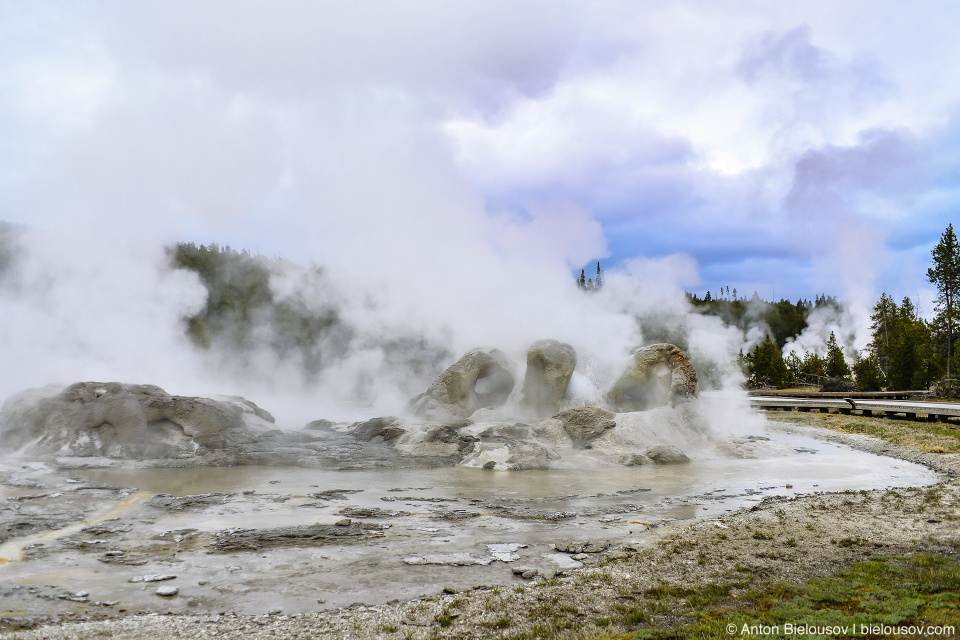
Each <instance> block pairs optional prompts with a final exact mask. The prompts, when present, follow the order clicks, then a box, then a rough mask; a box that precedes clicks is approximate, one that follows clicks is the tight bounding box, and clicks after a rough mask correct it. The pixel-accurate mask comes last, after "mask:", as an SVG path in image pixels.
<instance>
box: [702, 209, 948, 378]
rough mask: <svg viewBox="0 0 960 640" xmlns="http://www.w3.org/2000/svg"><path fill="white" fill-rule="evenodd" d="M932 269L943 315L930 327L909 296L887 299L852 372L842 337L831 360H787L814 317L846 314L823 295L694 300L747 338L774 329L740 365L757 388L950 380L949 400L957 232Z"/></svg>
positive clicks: (937, 252) (936, 253)
mask: <svg viewBox="0 0 960 640" xmlns="http://www.w3.org/2000/svg"><path fill="white" fill-rule="evenodd" d="M932 262H933V266H932V267H931V268H930V269H928V270H927V279H928V280H929V281H930V282H931V283H933V284H935V285H936V286H937V290H938V292H939V296H938V299H937V307H936V312H937V313H936V315H935V316H934V318H933V319H932V320H930V321H928V320H925V319H924V318H922V317H921V316H920V313H919V311H918V310H917V308H916V305H915V304H914V302H913V301H912V300H911V299H910V298H909V297H905V298H904V299H903V300H902V301H901V302H900V304H899V305H898V304H897V303H896V302H894V300H893V298H892V297H890V296H889V295H887V294H886V293H883V294H881V296H880V300H879V301H878V302H877V303H876V305H874V308H873V312H872V314H871V316H870V319H871V323H872V324H871V327H870V329H871V341H870V344H869V345H868V347H867V349H865V350H864V352H862V353H857V354H855V356H854V363H853V370H852V371H851V370H850V367H849V366H848V365H847V362H846V360H845V358H844V352H843V348H842V347H841V345H840V344H839V343H838V340H837V336H836V335H835V334H834V333H833V332H831V334H830V337H829V338H828V339H827V340H826V342H825V343H824V345H823V350H822V351H821V353H825V355H824V356H821V355H818V354H816V353H813V352H808V353H806V354H805V355H804V357H803V358H802V359H801V358H800V356H798V355H797V354H796V353H795V352H792V351H791V352H790V353H789V354H788V355H787V356H786V357H784V356H783V348H784V345H785V344H786V342H787V340H788V339H789V338H791V337H793V336H797V335H799V334H800V333H801V332H802V331H803V329H804V328H806V326H807V319H808V317H809V315H810V313H812V311H813V310H814V309H816V308H818V307H821V306H832V307H833V308H834V311H838V310H839V305H838V304H837V302H836V300H835V299H833V298H829V297H827V296H818V297H817V299H816V302H815V303H814V304H811V303H809V302H808V301H805V300H798V301H797V303H796V304H791V303H790V302H789V301H787V300H781V301H780V302H778V303H776V304H773V303H769V302H765V301H763V300H760V298H759V297H758V296H757V295H756V294H754V296H753V298H751V300H750V301H747V300H746V299H743V298H737V297H736V289H734V290H733V297H732V298H731V297H730V295H729V294H730V291H729V289H726V290H724V289H721V290H720V292H719V294H720V295H718V296H717V297H716V298H714V297H712V296H711V294H710V292H707V295H706V296H705V297H704V298H703V299H700V298H698V297H697V296H695V295H693V294H689V293H688V294H687V296H688V299H689V300H690V302H691V304H693V305H694V307H696V308H698V309H700V311H701V312H703V313H707V314H711V315H717V316H720V317H721V318H722V319H723V320H724V321H725V322H726V323H727V324H730V325H733V326H736V327H739V328H740V329H741V330H743V331H744V332H746V331H747V330H748V328H749V326H748V325H751V324H753V325H758V326H763V325H764V324H765V325H766V326H767V327H768V331H767V335H766V337H765V338H764V340H763V341H762V342H761V343H759V344H758V345H756V346H755V347H754V348H753V349H752V350H751V351H750V352H749V353H746V354H744V353H742V352H741V354H740V357H739V363H740V365H741V367H742V368H743V370H744V373H745V374H746V375H747V376H748V384H749V385H750V386H754V387H763V386H773V387H777V388H784V387H787V386H791V385H795V384H797V383H801V382H816V383H821V382H822V381H823V379H824V378H826V379H834V380H836V379H839V380H850V379H851V377H852V378H854V379H855V381H856V387H857V389H858V390H860V391H879V390H882V389H889V390H896V391H900V390H906V389H928V388H930V387H931V386H932V385H933V384H934V383H935V382H937V381H941V380H944V379H945V381H944V382H942V386H941V388H940V390H941V391H942V392H944V393H945V394H947V395H953V396H957V395H960V385H956V384H954V383H953V381H952V380H951V378H952V376H953V372H954V371H956V370H957V369H958V365H960V361H958V357H957V354H956V349H954V337H955V334H956V322H957V315H958V313H960V311H958V309H957V306H958V299H957V297H958V295H960V242H958V240H957V237H956V235H955V233H954V231H953V225H950V226H948V227H947V229H946V230H945V231H944V232H943V236H942V237H941V239H940V243H939V244H938V245H937V246H936V247H935V248H934V249H933V252H932Z"/></svg>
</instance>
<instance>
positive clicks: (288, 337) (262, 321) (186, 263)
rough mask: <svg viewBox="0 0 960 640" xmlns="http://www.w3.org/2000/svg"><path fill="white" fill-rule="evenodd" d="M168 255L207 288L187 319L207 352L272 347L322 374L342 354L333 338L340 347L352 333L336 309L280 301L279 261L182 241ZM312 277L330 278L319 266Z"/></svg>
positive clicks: (195, 339)
mask: <svg viewBox="0 0 960 640" xmlns="http://www.w3.org/2000/svg"><path fill="white" fill-rule="evenodd" d="M168 254H169V256H170V260H171V263H172V264H173V266H174V267H175V268H178V269H186V270H188V271H193V272H194V273H196V274H197V275H198V276H199V277H200V281H201V282H202V283H203V285H204V286H205V287H206V289H207V301H206V304H205V305H204V308H203V309H202V310H201V311H200V312H199V313H197V314H195V315H193V316H190V317H188V318H186V319H185V321H186V332H187V335H188V336H189V337H190V339H191V340H192V341H193V342H194V344H196V345H197V346H199V347H201V348H204V349H210V348H211V347H219V348H222V349H224V350H227V351H232V352H244V351H251V350H254V349H256V348H259V347H262V346H267V347H269V348H270V349H271V350H272V351H273V352H274V353H276V355H278V356H279V357H281V358H287V357H291V356H296V357H297V358H299V359H300V360H301V361H302V364H303V367H304V369H305V370H306V371H307V372H308V373H316V372H318V371H320V369H321V368H322V367H323V366H324V358H325V357H329V356H331V355H338V354H336V353H331V349H330V345H329V344H326V343H328V342H330V341H328V340H327V338H328V337H330V336H331V335H336V336H337V337H338V338H339V339H338V340H336V341H333V343H334V344H337V343H339V344H342V345H346V343H347V342H349V338H350V336H349V333H350V330H349V328H348V327H346V326H345V325H344V324H343V323H342V322H341V321H340V318H339V316H338V314H337V311H336V309H333V308H324V309H320V310H318V309H316V308H307V306H306V305H304V304H303V303H302V302H301V301H299V300H297V299H285V300H278V299H277V297H276V296H275V294H274V293H273V290H272V289H271V287H270V281H271V278H273V277H274V275H275V274H276V272H277V271H278V269H280V268H281V266H282V263H281V262H280V261H278V260H269V259H268V258H265V257H263V256H259V255H253V254H251V253H250V252H248V251H237V250H235V249H231V248H230V247H228V246H227V247H221V246H218V245H217V244H211V245H209V246H205V245H200V246H197V245H196V244H194V243H192V242H190V243H183V242H181V243H178V244H177V245H176V246H174V247H171V248H170V249H168ZM311 275H312V276H313V277H315V278H322V277H324V274H323V270H322V269H320V268H318V267H315V268H314V269H313V273H312V274H311Z"/></svg>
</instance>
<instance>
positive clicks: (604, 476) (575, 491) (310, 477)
mask: <svg viewBox="0 0 960 640" xmlns="http://www.w3.org/2000/svg"><path fill="white" fill-rule="evenodd" d="M768 437H770V438H771V439H772V440H775V441H777V442H781V443H784V444H787V445H790V446H791V447H794V448H797V449H804V450H814V451H816V453H798V454H796V455H789V456H779V457H770V458H760V459H734V458H717V459H709V460H694V461H693V462H691V463H689V464H677V465H664V466H653V465H650V466H640V467H610V468H598V469H596V468H595V469H551V470H531V471H519V472H517V471H509V472H493V471H483V470H479V469H467V468H462V467H448V468H437V469H377V470H369V471H325V470H323V469H305V468H300V467H201V468H190V469H136V470H133V469H98V470H82V471H81V470H78V471H75V472H73V474H74V475H76V476H77V477H82V478H85V479H87V480H89V481H91V482H100V483H105V484H109V485H113V486H124V487H136V488H138V489H140V490H142V491H148V492H152V493H168V494H171V495H174V496H184V495H193V494H201V493H213V492H239V491H244V490H254V491H256V492H258V493H264V492H265V493H279V492H283V493H285V494H291V493H294V494H297V493H299V494H302V495H304V496H305V495H308V494H310V493H313V492H317V491H322V490H326V489H334V488H335V489H360V490H363V491H364V493H367V492H371V491H372V492H374V493H376V497H377V498H378V499H379V498H380V497H381V496H387V497H390V496H391V494H392V495H395V496H404V495H418V496H430V497H438V496H452V497H457V498H466V499H469V498H479V499H487V498H494V497H512V498H517V499H540V500H543V499H550V498H553V499H561V500H564V499H565V500H570V499H574V500H575V499H576V496H593V495H596V494H599V493H610V494H615V493H617V492H628V491H631V490H634V489H640V488H644V489H649V490H650V492H649V495H650V496H651V497H653V496H657V497H665V496H676V497H682V496H688V495H695V494H700V493H703V492H705V491H711V490H716V489H717V488H724V489H729V492H730V493H734V492H742V491H745V490H748V489H753V490H756V489H762V488H763V487H776V488H779V489H783V487H784V486H785V485H786V484H792V485H793V493H805V492H811V491H843V490H846V489H854V490H859V489H878V488H887V487H893V486H901V487H903V486H921V485H925V484H931V483H933V482H936V478H937V475H936V474H935V473H934V472H932V471H930V470H929V469H926V468H925V467H922V466H920V465H917V464H913V463H909V462H904V461H901V460H896V459H893V458H887V457H883V456H877V455H874V454H870V453H865V452H862V451H857V450H855V449H851V448H850V447H847V446H844V445H837V444H832V443H824V442H820V441H817V440H813V439H811V438H806V437H803V436H796V435H787V434H780V433H777V434H768ZM390 489H403V491H389V490H390ZM762 490H764V491H769V490H768V489H762ZM781 493H782V491H781ZM362 495H363V494H355V495H354V496H351V498H352V499H353V498H356V499H358V500H359V499H361V498H360V496H362Z"/></svg>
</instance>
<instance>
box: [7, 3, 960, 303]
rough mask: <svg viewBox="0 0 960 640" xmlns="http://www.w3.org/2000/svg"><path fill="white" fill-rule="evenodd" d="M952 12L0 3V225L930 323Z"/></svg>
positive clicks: (373, 271)
mask: <svg viewBox="0 0 960 640" xmlns="http://www.w3.org/2000/svg"><path fill="white" fill-rule="evenodd" d="M957 33H960V7H958V5H957V4H956V3H953V2H949V1H946V0H920V1H917V2H911V3H904V2H897V1H886V0H870V1H869V2H867V1H852V0H849V1H837V0H829V1H818V0H811V1H808V2H803V3H784V2H769V1H765V2H759V1H750V0H709V1H682V0H681V1H676V2H669V3H664V2H652V1H636V0H631V1H624V2H616V1H599V2H589V3H588V2H562V1H550V2H547V1H536V0H534V1H525V0H519V1H518V0H511V1H510V2H490V1H472V0H464V1H458V2H444V1H429V0H424V1H420V0H417V1H411V2H391V1H387V0H383V1H379V2H372V1H365V0H358V1H354V2H349V3H334V2H313V1H302V2H301V1H297V0H289V1H283V2H271V3H266V2H257V1H251V0H204V1H200V2H197V1H196V0H190V1H180V0H164V1H162V2H159V1H156V2H154V1H149V0H145V1H143V2H135V3H129V2H106V1H102V2H99V1H95V0H93V1H85V2H74V1H71V2H57V1H49V2H42V3H38V2H26V1H23V2H18V1H10V0H6V1H0V219H2V220H7V221H10V222H15V223H20V224H23V225H27V226H29V227H31V228H35V229H41V230H49V231H52V232H57V233H62V234H64V235H66V236H68V237H74V238H76V237H83V238H93V237H95V238H97V239H98V240H99V241H102V242H103V243H104V246H105V247H117V246H118V245H120V244H123V243H127V242H129V241H130V239H131V238H139V239H143V238H150V239H152V240H154V241H157V242H161V243H162V242H166V243H169V242H174V241H179V240H184V241H195V242H197V243H209V242H217V243H220V244H230V245H231V246H234V247H238V248H247V249H250V250H253V251H256V252H260V253H263V254H265V255H270V256H282V257H284V258H288V259H291V260H297V261H301V262H303V263H316V264H322V265H327V266H329V267H331V268H333V269H340V270H342V271H344V272H349V273H351V274H353V275H355V276H356V277H360V278H366V279H368V280H371V281H372V280H376V279H377V278H386V279H388V280H389V279H390V278H391V277H394V278H397V279H401V278H402V279H405V280H410V279H422V280H424V281H429V280H430V279H431V278H432V277H434V275H433V274H435V273H437V272H439V271H444V272H447V273H458V272H461V271H462V272H464V273H466V272H467V271H471V270H474V271H476V270H483V269H487V268H490V269H491V271H490V282H493V281H495V279H496V278H501V277H504V276H503V271H502V270H497V268H494V267H491V266H490V265H491V264H492V263H494V262H496V260H497V258H498V257H503V258H504V260H505V264H509V265H511V269H513V270H514V271H512V273H513V277H516V278H521V279H522V278H524V277H529V278H531V279H532V278H534V277H540V276H541V275H542V271H546V270H550V269H552V270H557V271H559V272H562V273H563V277H564V278H572V275H573V274H578V273H579V270H580V269H581V268H584V267H586V268H587V275H590V274H591V272H592V271H593V270H594V269H595V266H594V264H593V263H595V262H596V261H600V262H601V263H602V265H603V266H604V268H605V269H608V270H610V271H616V270H621V271H623V272H625V273H629V272H631V269H632V268H633V265H636V264H637V261H638V260H639V261H643V260H660V261H661V262H662V264H683V265H685V266H684V268H683V269H681V270H680V271H678V272H675V273H672V274H671V277H673V278H674V279H675V280H676V282H677V284H678V285H679V286H682V287H683V288H685V289H687V290H690V291H694V292H697V293H699V294H700V295H703V293H705V292H706V291H708V290H712V291H714V292H715V291H716V290H717V289H718V288H719V287H722V286H728V287H730V288H731V289H732V288H736V289H738V292H739V293H740V294H741V295H749V294H750V293H752V292H754V291H756V292H758V293H759V294H760V295H761V296H762V297H763V298H766V299H770V298H772V297H776V298H777V299H779V298H788V299H797V298H800V297H804V298H813V297H814V296H815V295H817V294H818V293H828V294H831V295H835V296H838V297H841V298H844V299H848V300H852V301H854V302H856V303H858V304H860V305H861V306H869V305H870V304H872V303H873V301H875V300H876V299H877V298H878V297H879V294H880V292H882V291H885V292H888V293H890V294H891V295H893V297H894V298H895V299H899V298H901V297H903V296H910V297H912V298H915V299H917V300H919V301H920V308H921V311H922V312H924V313H925V314H927V315H929V313H930V312H932V299H933V291H932V288H931V286H930V285H929V283H927V282H926V277H925V274H926V269H927V267H928V266H929V265H930V251H931V249H932V247H933V246H934V244H936V242H937V241H938V239H939V237H940V234H941V233H942V232H943V230H944V229H945V227H946V226H947V225H948V224H950V223H952V222H953V214H954V212H955V211H957V210H958V204H960V169H958V167H960V162H958V161H960V135H958V133H960V81H958V80H960V77H958V72H957V69H960V41H958V40H957V38H956V34H957ZM103 250H105V251H110V249H103ZM517 256H520V257H522V259H519V258H517ZM515 258H517V259H516V260H514V259H515ZM532 265H536V266H532ZM691 265H692V266H691ZM523 269H527V270H528V271H527V273H518V272H517V270H523ZM465 277H466V276H465Z"/></svg>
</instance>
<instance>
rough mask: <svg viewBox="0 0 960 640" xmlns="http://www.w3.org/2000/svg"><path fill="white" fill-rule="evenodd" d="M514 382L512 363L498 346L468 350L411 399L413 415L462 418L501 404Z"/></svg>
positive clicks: (442, 420)
mask: <svg viewBox="0 0 960 640" xmlns="http://www.w3.org/2000/svg"><path fill="white" fill-rule="evenodd" d="M515 383H516V375H515V373H514V366H513V363H512V362H510V359H509V358H508V357H507V355H506V354H505V353H503V352H502V351H500V350H499V349H483V348H479V347H478V348H475V349H471V350H470V351H468V352H467V353H465V354H464V355H463V357H462V358H460V359H459V360H457V361H456V362H455V363H454V364H452V365H451V366H450V367H449V368H448V369H447V370H446V371H444V372H443V373H442V374H440V377H438V378H437V379H436V380H434V382H433V383H432V384H431V385H430V386H429V387H428V388H427V390H426V391H424V392H423V394H421V395H420V396H419V397H417V398H416V399H415V400H414V402H413V412H414V414H416V415H418V416H420V417H422V418H426V419H427V420H436V421H438V422H446V421H455V420H463V419H464V418H468V417H469V416H470V415H471V414H472V413H473V412H475V411H476V410H477V409H480V408H483V407H499V406H501V405H503V404H504V403H505V402H506V401H507V398H508V397H509V396H510V393H511V392H512V391H513V387H514V385H515Z"/></svg>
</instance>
